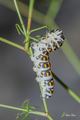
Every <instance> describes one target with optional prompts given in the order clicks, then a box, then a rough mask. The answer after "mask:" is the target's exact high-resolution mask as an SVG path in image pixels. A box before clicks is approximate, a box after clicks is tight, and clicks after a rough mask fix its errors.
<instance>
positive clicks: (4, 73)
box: [0, 0, 80, 120]
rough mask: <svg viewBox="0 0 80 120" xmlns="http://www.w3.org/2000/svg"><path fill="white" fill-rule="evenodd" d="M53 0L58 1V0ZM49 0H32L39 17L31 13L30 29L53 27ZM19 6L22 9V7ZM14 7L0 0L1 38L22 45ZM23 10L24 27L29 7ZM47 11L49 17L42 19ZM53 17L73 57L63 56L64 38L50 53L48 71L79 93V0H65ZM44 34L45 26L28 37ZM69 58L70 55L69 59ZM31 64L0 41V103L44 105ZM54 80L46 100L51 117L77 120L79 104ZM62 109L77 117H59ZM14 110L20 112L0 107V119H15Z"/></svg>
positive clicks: (11, 3)
mask: <svg viewBox="0 0 80 120" xmlns="http://www.w3.org/2000/svg"><path fill="white" fill-rule="evenodd" d="M54 1H57V2H60V0H54ZM19 2H22V4H25V5H26V6H28V5H29V0H20V1H19ZM52 2H53V0H38V1H37V0H35V4H34V9H35V10H36V11H37V12H39V13H40V15H41V17H40V16H37V13H36V14H35V12H34V14H33V20H32V23H31V29H35V28H38V27H41V26H43V25H47V26H49V27H50V28H51V29H54V28H56V26H55V24H53V25H52V26H51V21H50V20H51V19H50V18H48V17H49V15H50V14H48V10H49V8H50V5H51V3H52ZM60 4H61V2H60ZM19 7H20V8H22V6H19ZM14 9H15V8H14V4H13V1H12V0H0V37H3V38H5V39H8V40H10V41H13V42H15V43H17V44H20V45H23V46H24V44H23V40H24V36H23V35H19V34H18V32H17V30H16V28H15V24H16V23H18V24H20V22H19V19H18V16H17V13H16V12H15V11H14ZM22 9H24V10H23V12H22V14H23V15H22V18H23V21H24V24H25V26H26V28H27V17H26V16H27V13H28V9H25V7H23V8H22ZM53 9H54V6H53ZM57 10H58V8H57V9H56V11H57ZM24 11H25V13H24ZM52 12H53V11H52ZM50 13H51V12H50ZM53 13H54V12H53ZM47 14H48V17H46V19H44V16H45V15H47ZM38 15H39V14H38ZM54 18H55V20H53V18H52V22H53V23H54V21H55V23H56V24H57V25H58V27H59V28H60V29H62V30H63V32H64V35H65V37H66V39H67V42H68V43H69V45H70V47H71V49H72V51H73V52H74V54H75V56H74V59H73V58H72V54H69V56H68V57H67V56H66V55H65V53H64V51H65V48H66V47H68V46H66V45H67V44H66V41H65V42H64V44H63V46H62V48H60V49H59V50H57V51H56V52H52V53H51V54H50V63H51V70H52V71H53V72H54V73H55V74H56V75H57V76H58V77H59V78H60V79H61V80H62V81H63V82H64V83H65V84H66V85H67V86H68V87H70V88H71V89H72V90H73V91H74V92H75V93H76V94H77V95H78V96H80V70H79V68H80V0H64V1H63V2H62V4H61V8H60V10H59V11H58V14H57V15H55V17H54ZM45 33H46V29H42V30H40V31H36V32H34V33H32V34H31V36H32V37H34V35H43V34H45ZM65 46H66V47H65ZM69 58H70V59H71V58H72V59H71V60H72V62H71V61H70V60H69ZM75 59H77V61H79V63H78V62H77V61H75ZM73 61H74V63H73ZM72 63H73V64H72ZM75 66H77V68H75ZM32 67H33V63H32V61H31V60H30V57H29V55H28V54H27V53H25V52H24V51H22V50H20V49H18V48H15V47H13V46H10V45H8V44H6V43H3V42H1V41H0V104H5V105H10V106H15V107H20V106H21V105H22V103H23V101H24V100H26V99H30V100H31V102H30V104H29V105H30V106H41V107H43V102H42V99H41V98H40V94H41V93H40V89H39V85H38V83H37V82H36V81H35V77H36V74H35V72H34V71H33V70H32ZM54 82H55V88H54V94H53V96H52V97H51V98H50V99H48V100H47V105H48V110H49V113H50V115H51V117H52V118H53V119H54V120H58V119H59V120H62V119H64V120H80V104H79V103H78V102H77V101H76V100H75V99H74V98H73V97H72V96H71V95H70V94H69V93H68V92H67V91H66V90H65V89H64V88H63V87H62V86H61V85H60V84H59V83H58V82H57V81H56V80H55V79H54ZM36 110H40V109H36ZM63 112H65V113H68V114H71V113H73V114H75V115H76V116H75V117H64V118H61V115H62V113H63ZM17 113H20V111H16V110H11V109H7V108H1V107H0V120H15V118H16V116H17ZM22 117H23V116H22ZM29 117H30V118H31V119H32V120H35V119H36V118H37V120H41V119H42V120H43V119H44V120H47V118H45V117H41V116H37V115H32V114H29ZM26 120H27V118H26Z"/></svg>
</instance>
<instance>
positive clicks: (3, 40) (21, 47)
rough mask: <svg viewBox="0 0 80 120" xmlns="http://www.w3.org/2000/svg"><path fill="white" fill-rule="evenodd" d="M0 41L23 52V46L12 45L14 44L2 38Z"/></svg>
mask: <svg viewBox="0 0 80 120" xmlns="http://www.w3.org/2000/svg"><path fill="white" fill-rule="evenodd" d="M0 41H2V42H5V43H7V44H9V45H12V46H14V47H17V48H19V49H21V50H24V47H23V46H21V45H18V44H16V43H14V42H11V41H9V40H6V39H4V38H2V37H0Z"/></svg>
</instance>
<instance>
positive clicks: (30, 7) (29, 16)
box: [25, 0, 35, 49]
mask: <svg viewBox="0 0 80 120" xmlns="http://www.w3.org/2000/svg"><path fill="white" fill-rule="evenodd" d="M34 1H35V0H30V3H29V14H28V24H27V37H26V40H25V41H26V44H25V48H26V49H28V48H29V36H30V33H29V32H30V27H31V19H32V11H33V6H34ZM29 49H31V47H30V48H29Z"/></svg>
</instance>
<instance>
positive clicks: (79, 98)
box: [53, 73, 80, 103]
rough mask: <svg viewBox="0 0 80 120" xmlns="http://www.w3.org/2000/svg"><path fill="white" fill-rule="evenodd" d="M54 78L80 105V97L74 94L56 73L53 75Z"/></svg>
mask: <svg viewBox="0 0 80 120" xmlns="http://www.w3.org/2000/svg"><path fill="white" fill-rule="evenodd" d="M53 77H54V78H55V80H56V81H57V82H58V83H60V84H61V85H62V86H63V87H64V88H65V89H66V90H67V91H68V93H69V94H70V95H71V96H72V97H73V98H74V99H75V100H76V101H77V102H79V103H80V97H79V96H78V95H77V94H76V93H74V92H73V91H72V90H71V89H70V88H69V87H68V86H67V85H65V84H64V83H63V82H62V81H61V80H60V79H59V78H58V77H57V76H56V75H55V74H54V73H53Z"/></svg>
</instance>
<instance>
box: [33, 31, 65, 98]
mask: <svg viewBox="0 0 80 120" xmlns="http://www.w3.org/2000/svg"><path fill="white" fill-rule="evenodd" d="M64 39H65V38H64V35H63V32H62V30H59V29H55V30H52V31H48V32H47V35H46V36H45V37H42V38H41V42H38V43H36V42H33V43H31V46H32V48H33V49H34V54H33V55H32V56H31V60H32V61H34V63H35V66H34V67H33V70H34V71H35V72H37V74H38V76H37V77H36V81H37V82H40V83H41V87H42V91H43V92H42V95H41V96H42V98H43V99H48V98H50V97H51V96H52V94H53V92H54V80H53V76H52V71H51V65H50V62H49V53H51V52H52V51H56V50H57V49H59V48H60V47H61V46H62V45H63V42H64Z"/></svg>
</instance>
